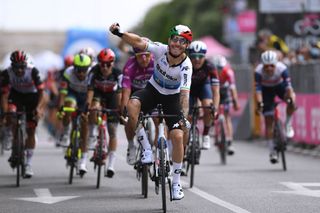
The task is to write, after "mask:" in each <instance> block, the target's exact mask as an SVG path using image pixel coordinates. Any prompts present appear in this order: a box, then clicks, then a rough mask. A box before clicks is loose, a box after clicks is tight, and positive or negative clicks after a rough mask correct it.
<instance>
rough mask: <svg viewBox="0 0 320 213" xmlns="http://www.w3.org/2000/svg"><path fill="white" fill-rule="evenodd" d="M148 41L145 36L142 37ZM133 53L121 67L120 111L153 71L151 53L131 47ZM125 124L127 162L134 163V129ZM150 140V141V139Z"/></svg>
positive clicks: (145, 82) (144, 84)
mask: <svg viewBox="0 0 320 213" xmlns="http://www.w3.org/2000/svg"><path fill="white" fill-rule="evenodd" d="M143 39H145V40H146V41H149V39H147V38H143ZM133 51H134V53H135V55H134V56H131V57H130V58H129V60H128V61H127V63H126V64H125V66H124V68H123V80H122V96H121V106H120V108H121V112H124V110H125V107H126V106H127V104H128V101H129V98H130V96H131V94H133V93H134V92H136V91H138V90H141V89H143V88H145V87H146V85H147V83H148V81H149V79H150V78H151V76H152V74H153V71H154V60H153V57H152V54H151V53H150V52H149V51H146V50H140V49H138V48H133ZM130 130H131V129H130V128H129V127H128V125H125V132H126V136H127V140H128V150H127V163H128V164H129V165H134V164H135V159H136V146H135V144H134V141H133V138H134V135H135V133H134V131H130ZM150 142H151V141H150Z"/></svg>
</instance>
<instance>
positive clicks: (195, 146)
mask: <svg viewBox="0 0 320 213" xmlns="http://www.w3.org/2000/svg"><path fill="white" fill-rule="evenodd" d="M200 109H210V110H211V113H212V115H214V111H215V109H214V107H213V105H211V106H198V102H197V101H195V102H194V106H193V107H192V109H191V112H192V120H191V128H190V131H189V140H188V144H187V147H186V151H185V157H184V159H185V160H186V161H187V169H186V172H187V173H188V171H189V169H190V188H192V187H193V183H194V167H195V165H196V164H199V159H200V155H201V150H200V134H199V129H198V126H197V121H198V119H199V113H200V112H199V111H200Z"/></svg>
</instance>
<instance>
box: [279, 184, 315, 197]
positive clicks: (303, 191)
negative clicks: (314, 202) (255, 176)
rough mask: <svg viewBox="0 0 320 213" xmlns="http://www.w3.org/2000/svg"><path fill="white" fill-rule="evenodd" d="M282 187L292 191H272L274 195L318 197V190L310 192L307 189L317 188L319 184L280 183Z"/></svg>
mask: <svg viewBox="0 0 320 213" xmlns="http://www.w3.org/2000/svg"><path fill="white" fill-rule="evenodd" d="M281 184H282V185H285V186H286V187H288V188H289V189H292V191H274V192H276V193H282V194H293V195H303V196H309V197H320V190H312V189H309V188H307V187H319V186H320V183H294V182H282V183H281Z"/></svg>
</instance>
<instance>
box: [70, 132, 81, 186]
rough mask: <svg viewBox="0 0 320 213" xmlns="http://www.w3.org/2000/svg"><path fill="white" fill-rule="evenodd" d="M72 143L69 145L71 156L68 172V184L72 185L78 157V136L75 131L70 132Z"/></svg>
mask: <svg viewBox="0 0 320 213" xmlns="http://www.w3.org/2000/svg"><path fill="white" fill-rule="evenodd" d="M71 134H72V137H71V139H72V141H71V143H70V146H71V147H70V148H71V156H70V171H69V184H72V181H73V175H74V174H73V173H74V170H75V169H76V164H77V161H78V155H79V153H78V152H79V137H78V136H79V135H78V131H77V130H72V133H71Z"/></svg>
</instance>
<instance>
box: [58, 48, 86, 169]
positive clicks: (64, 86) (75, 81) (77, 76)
mask: <svg viewBox="0 0 320 213" xmlns="http://www.w3.org/2000/svg"><path fill="white" fill-rule="evenodd" d="M90 65H91V59H90V57H89V56H87V55H85V54H82V53H81V54H76V55H75V56H74V61H73V66H71V67H69V68H67V69H66V70H65V71H64V73H63V78H62V80H61V82H60V94H59V101H58V110H60V109H61V108H62V107H63V106H66V107H76V108H77V109H79V110H81V111H83V112H85V111H86V108H87V105H86V97H87V90H88V82H89V75H88V73H89V67H90ZM57 116H58V118H59V119H62V123H63V128H64V130H63V131H64V133H63V136H62V140H61V142H60V144H61V145H63V146H68V145H69V141H70V139H71V138H70V133H71V128H70V123H71V113H64V112H61V111H59V112H58V113H57ZM80 128H81V140H80V148H81V151H82V155H81V159H80V162H79V172H80V175H83V174H85V173H86V172H87V168H86V161H87V155H88V153H87V138H88V120H87V117H86V116H85V114H83V115H82V116H81V127H80Z"/></svg>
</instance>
